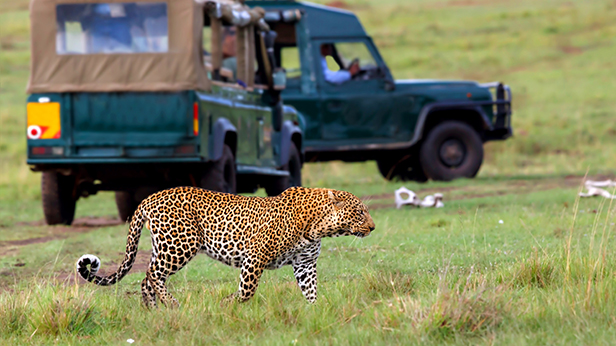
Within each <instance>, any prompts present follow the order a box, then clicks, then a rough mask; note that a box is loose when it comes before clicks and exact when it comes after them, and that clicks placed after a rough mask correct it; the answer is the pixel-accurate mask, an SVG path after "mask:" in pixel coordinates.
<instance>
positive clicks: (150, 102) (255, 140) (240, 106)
mask: <svg viewBox="0 0 616 346" xmlns="http://www.w3.org/2000/svg"><path fill="white" fill-rule="evenodd" d="M265 92H266V91H263V90H259V89H256V90H255V91H247V90H244V89H239V88H236V87H231V86H229V87H220V86H213V87H212V90H211V92H201V91H183V92H169V93H160V92H156V93H155V92H123V93H59V94H32V95H30V96H29V97H28V102H39V99H41V98H45V97H47V98H49V99H50V101H51V102H59V103H60V104H61V126H62V133H61V138H60V139H52V140H41V139H37V140H33V139H29V140H28V153H29V154H28V164H31V165H39V164H53V165H58V164H86V163H109V164H113V163H156V162H160V163H165V162H180V163H181V162H185V163H190V162H205V161H207V160H209V159H210V157H211V155H212V152H211V146H212V143H211V139H212V138H213V136H212V131H213V129H212V128H211V127H212V126H213V124H215V122H216V121H217V120H218V119H220V118H226V119H227V120H229V121H230V123H231V124H232V125H233V126H234V127H235V129H236V130H237V144H236V148H237V150H236V162H237V163H238V173H239V174H243V173H250V174H255V172H261V174H269V173H271V171H273V169H274V168H276V167H279V166H280V165H281V163H280V162H279V157H278V156H277V154H278V153H280V146H281V145H283V138H281V136H280V135H279V134H276V133H274V130H273V127H272V107H270V106H269V105H267V104H266V100H265V97H264V93H265ZM195 103H197V104H198V111H199V131H198V135H197V136H195V134H194V122H193V120H194V118H193V110H194V108H193V107H194V104H195ZM285 110H286V111H285V119H286V120H292V121H295V122H298V123H303V122H300V121H299V115H298V114H297V113H296V112H295V110H294V109H293V108H290V107H285ZM300 126H301V125H300ZM40 146H56V147H63V148H64V154H63V155H61V156H51V155H49V156H39V155H32V153H31V152H32V150H31V148H32V147H40ZM191 146H192V147H194V149H190V147H191ZM178 148H180V149H184V150H188V151H189V152H188V153H186V152H185V151H180V152H178V150H177V149H178ZM191 151H192V152H191ZM260 167H262V168H268V167H269V168H271V169H270V170H267V169H265V170H264V169H261V168H260Z"/></svg>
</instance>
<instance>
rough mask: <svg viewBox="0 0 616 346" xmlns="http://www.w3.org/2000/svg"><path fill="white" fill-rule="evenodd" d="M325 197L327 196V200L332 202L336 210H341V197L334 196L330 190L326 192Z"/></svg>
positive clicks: (342, 201) (342, 204)
mask: <svg viewBox="0 0 616 346" xmlns="http://www.w3.org/2000/svg"><path fill="white" fill-rule="evenodd" d="M327 195H328V196H329V200H330V201H332V203H333V204H334V207H336V209H339V208H342V207H343V206H344V199H342V198H341V196H337V195H335V194H334V192H333V191H332V190H328V191H327Z"/></svg>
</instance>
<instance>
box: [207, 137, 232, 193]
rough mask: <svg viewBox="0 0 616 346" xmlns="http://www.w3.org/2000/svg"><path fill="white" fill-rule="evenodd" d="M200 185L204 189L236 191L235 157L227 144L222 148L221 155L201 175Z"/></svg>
mask: <svg viewBox="0 0 616 346" xmlns="http://www.w3.org/2000/svg"><path fill="white" fill-rule="evenodd" d="M201 187H203V188H204V189H208V190H212V191H218V192H226V193H236V191H237V182H236V177H235V157H234V156H233V151H231V148H229V146H228V145H226V144H225V146H224V147H223V149H222V156H221V157H220V159H219V160H218V161H216V162H214V163H213V164H212V165H211V166H210V167H208V169H207V170H206V172H205V173H204V174H203V176H202V177H201Z"/></svg>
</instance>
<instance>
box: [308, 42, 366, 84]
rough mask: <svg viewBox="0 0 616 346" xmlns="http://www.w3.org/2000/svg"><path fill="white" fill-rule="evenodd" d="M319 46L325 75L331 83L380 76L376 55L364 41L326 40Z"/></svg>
mask: <svg viewBox="0 0 616 346" xmlns="http://www.w3.org/2000/svg"><path fill="white" fill-rule="evenodd" d="M319 48H320V54H321V63H320V66H321V69H322V72H323V77H324V79H325V81H326V82H328V83H330V84H343V83H346V82H348V81H351V80H368V79H374V78H377V76H378V74H377V73H375V72H376V71H377V65H376V62H375V60H374V57H373V56H372V54H371V53H370V50H369V49H368V47H367V46H366V44H365V43H364V42H326V43H322V44H321V46H320V47H319Z"/></svg>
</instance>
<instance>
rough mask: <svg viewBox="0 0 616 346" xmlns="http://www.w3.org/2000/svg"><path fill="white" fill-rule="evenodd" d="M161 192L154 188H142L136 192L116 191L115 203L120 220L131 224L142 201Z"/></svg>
mask: <svg viewBox="0 0 616 346" xmlns="http://www.w3.org/2000/svg"><path fill="white" fill-rule="evenodd" d="M160 190H161V189H160V188H157V187H154V186H141V187H139V188H137V190H136V191H116V193H115V202H116V207H117V208H118V216H119V217H120V220H122V221H124V222H130V220H131V218H132V217H133V215H134V214H135V210H137V207H139V204H141V201H143V200H144V199H146V198H148V196H149V195H151V194H153V193H155V192H157V191H160Z"/></svg>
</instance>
